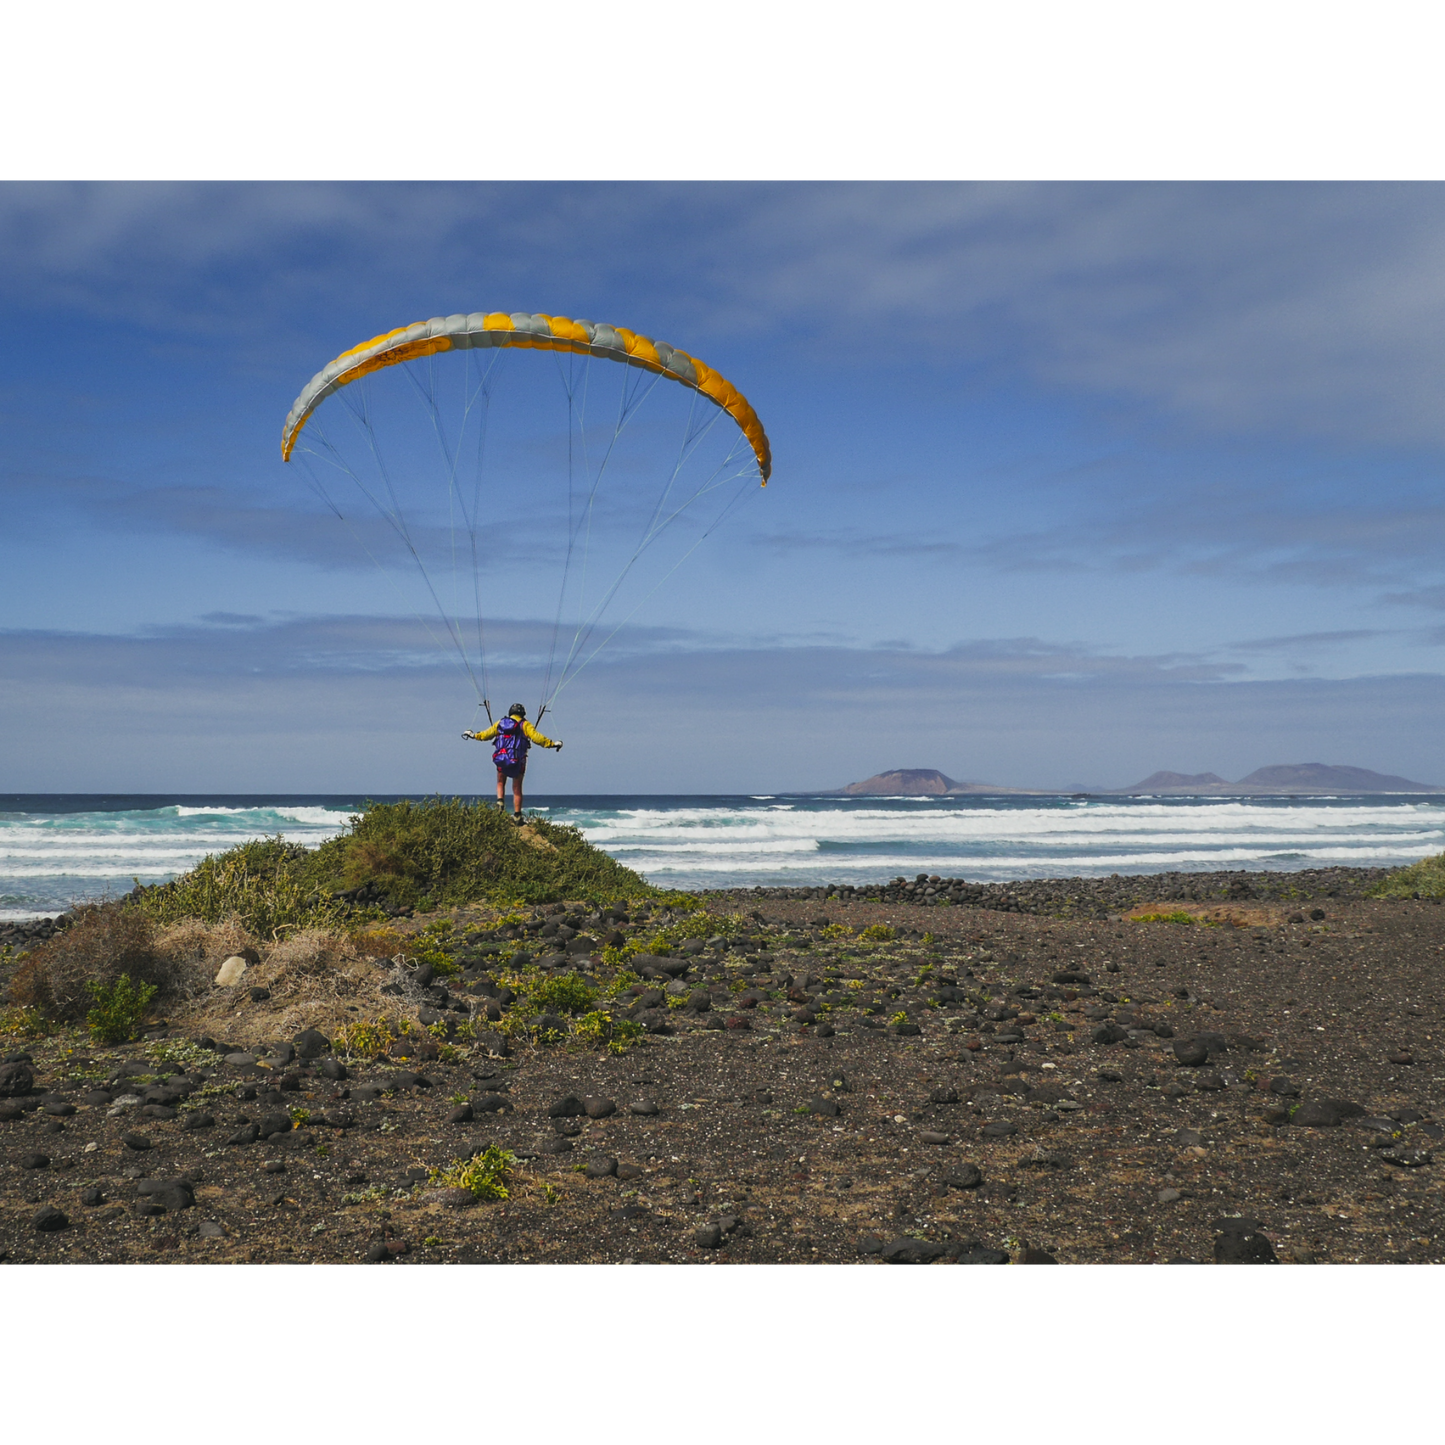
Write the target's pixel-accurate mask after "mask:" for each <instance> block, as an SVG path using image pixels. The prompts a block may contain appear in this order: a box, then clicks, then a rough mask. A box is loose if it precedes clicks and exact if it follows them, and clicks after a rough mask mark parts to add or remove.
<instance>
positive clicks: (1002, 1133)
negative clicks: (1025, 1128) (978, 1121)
mask: <svg viewBox="0 0 1445 1445" xmlns="http://www.w3.org/2000/svg"><path fill="white" fill-rule="evenodd" d="M983 1133H984V1137H985V1138H987V1139H1006V1138H1008V1136H1009V1135H1010V1134H1017V1133H1018V1125H1017V1124H1010V1123H1009V1121H1008V1120H1007V1119H995V1120H994V1121H993V1123H991V1124H985V1125H984V1126H983Z"/></svg>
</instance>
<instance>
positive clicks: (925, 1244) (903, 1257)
mask: <svg viewBox="0 0 1445 1445" xmlns="http://www.w3.org/2000/svg"><path fill="white" fill-rule="evenodd" d="M944 1253H945V1246H943V1245H941V1244H936V1243H934V1241H933V1240H931V1239H908V1238H906V1237H905V1238H902V1239H894V1240H890V1241H889V1242H888V1243H887V1244H885V1245H884V1246H883V1250H882V1254H883V1263H884V1264H932V1263H933V1261H934V1260H935V1259H942V1258H943V1255H944Z"/></svg>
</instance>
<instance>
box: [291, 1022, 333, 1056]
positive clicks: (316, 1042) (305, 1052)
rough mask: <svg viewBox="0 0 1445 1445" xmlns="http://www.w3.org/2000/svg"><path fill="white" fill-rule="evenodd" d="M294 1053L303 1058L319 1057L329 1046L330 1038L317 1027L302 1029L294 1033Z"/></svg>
mask: <svg viewBox="0 0 1445 1445" xmlns="http://www.w3.org/2000/svg"><path fill="white" fill-rule="evenodd" d="M295 1044H296V1054H297V1056H298V1057H300V1058H303V1059H319V1058H320V1057H321V1055H322V1054H324V1053H325V1052H326V1051H327V1049H329V1048H330V1047H331V1040H330V1039H328V1038H327V1037H326V1035H325V1034H323V1033H322V1032H321V1031H320V1030H319V1029H304V1030H303V1031H302V1032H301V1033H299V1034H297V1035H296V1039H295Z"/></svg>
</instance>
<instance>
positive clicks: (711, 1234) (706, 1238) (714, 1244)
mask: <svg viewBox="0 0 1445 1445" xmlns="http://www.w3.org/2000/svg"><path fill="white" fill-rule="evenodd" d="M722 1237H723V1232H722V1226H721V1225H720V1224H704V1225H703V1226H702V1228H701V1229H699V1230H697V1232H696V1233H695V1234H694V1235H693V1240H694V1241H695V1242H696V1244H697V1247H698V1248H699V1249H717V1248H719V1247H720V1246H721V1244H722Z"/></svg>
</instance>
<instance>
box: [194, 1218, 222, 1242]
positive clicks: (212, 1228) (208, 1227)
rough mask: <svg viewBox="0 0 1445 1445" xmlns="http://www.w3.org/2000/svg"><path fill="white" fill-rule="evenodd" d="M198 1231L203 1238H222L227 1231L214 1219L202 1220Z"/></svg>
mask: <svg viewBox="0 0 1445 1445" xmlns="http://www.w3.org/2000/svg"><path fill="white" fill-rule="evenodd" d="M197 1232H198V1233H199V1234H200V1236H201V1238H202V1239H221V1238H223V1237H224V1235H225V1233H226V1231H225V1230H224V1229H222V1228H221V1226H220V1225H219V1224H217V1223H216V1221H215V1220H214V1219H206V1220H202V1221H201V1225H200V1228H199V1230H198V1231H197Z"/></svg>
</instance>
